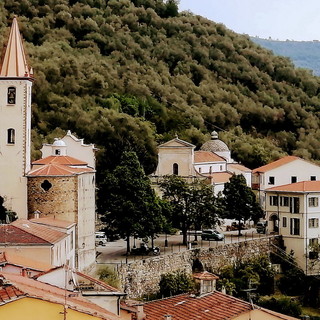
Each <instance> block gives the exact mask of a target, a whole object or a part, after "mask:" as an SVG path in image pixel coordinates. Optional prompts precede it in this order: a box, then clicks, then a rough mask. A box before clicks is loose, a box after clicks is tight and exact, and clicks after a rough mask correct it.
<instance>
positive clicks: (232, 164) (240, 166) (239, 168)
mask: <svg viewBox="0 0 320 320" xmlns="http://www.w3.org/2000/svg"><path fill="white" fill-rule="evenodd" d="M228 168H231V169H232V168H234V169H238V170H240V171H246V172H251V171H252V170H251V169H249V168H247V167H245V166H244V165H242V164H240V163H228Z"/></svg>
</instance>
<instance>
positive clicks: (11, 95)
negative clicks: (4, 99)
mask: <svg viewBox="0 0 320 320" xmlns="http://www.w3.org/2000/svg"><path fill="white" fill-rule="evenodd" d="M8 104H16V88H15V87H9V88H8Z"/></svg>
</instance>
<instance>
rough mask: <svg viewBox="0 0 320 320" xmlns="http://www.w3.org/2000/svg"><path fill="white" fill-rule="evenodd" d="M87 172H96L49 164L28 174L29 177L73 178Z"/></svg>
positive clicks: (35, 168)
mask: <svg viewBox="0 0 320 320" xmlns="http://www.w3.org/2000/svg"><path fill="white" fill-rule="evenodd" d="M85 172H94V170H93V169H91V168H88V167H85V168H74V167H69V166H66V165H59V164H54V163H49V164H46V165H43V166H41V167H40V168H37V167H34V169H32V170H31V171H29V172H28V176H73V175H77V174H81V173H85Z"/></svg>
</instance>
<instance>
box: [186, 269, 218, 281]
mask: <svg viewBox="0 0 320 320" xmlns="http://www.w3.org/2000/svg"><path fill="white" fill-rule="evenodd" d="M192 276H193V278H195V279H199V280H217V279H219V277H218V276H216V275H215V274H213V273H211V272H208V271H203V272H197V273H193V275H192Z"/></svg>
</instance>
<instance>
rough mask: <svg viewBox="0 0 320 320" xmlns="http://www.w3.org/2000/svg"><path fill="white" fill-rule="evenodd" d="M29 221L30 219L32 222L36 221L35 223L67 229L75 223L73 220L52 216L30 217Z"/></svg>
mask: <svg viewBox="0 0 320 320" xmlns="http://www.w3.org/2000/svg"><path fill="white" fill-rule="evenodd" d="M29 221H31V222H32V223H36V224H41V225H47V226H52V227H58V228H64V229H69V228H70V227H72V226H73V225H75V223H74V222H70V221H65V220H59V219H54V218H47V217H43V218H35V219H30V220H29Z"/></svg>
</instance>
